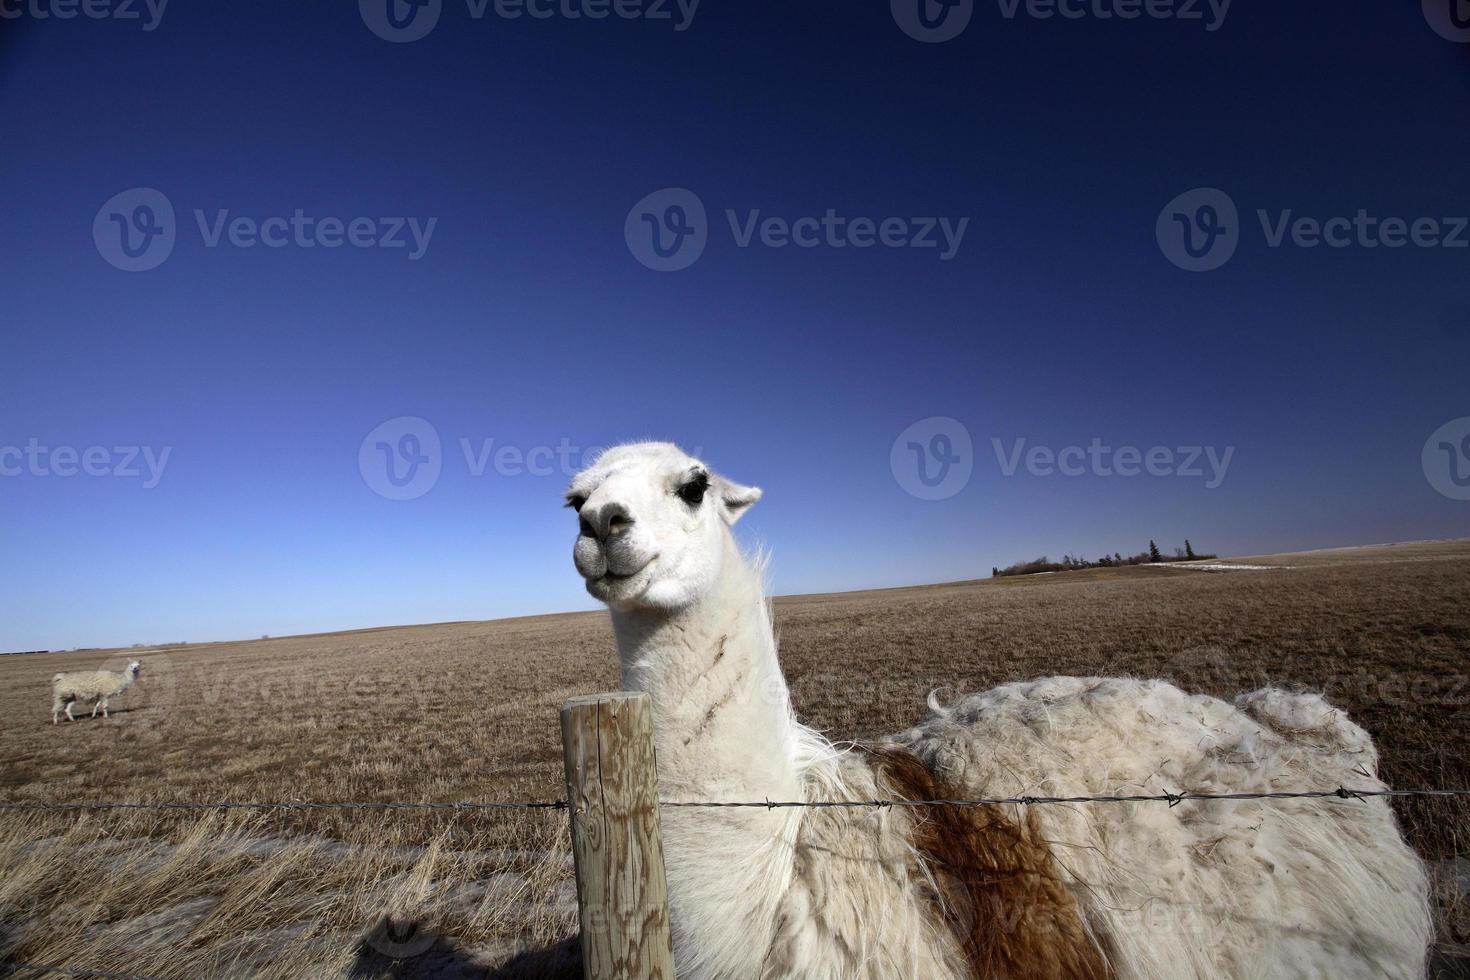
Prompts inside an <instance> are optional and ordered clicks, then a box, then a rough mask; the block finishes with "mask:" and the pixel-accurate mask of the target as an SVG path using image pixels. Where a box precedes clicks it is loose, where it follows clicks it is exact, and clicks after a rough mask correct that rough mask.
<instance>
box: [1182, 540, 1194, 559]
mask: <svg viewBox="0 0 1470 980" xmlns="http://www.w3.org/2000/svg"><path fill="white" fill-rule="evenodd" d="M1184 557H1185V558H1193V557H1194V545H1192V544H1190V543H1189V539H1188V538H1185V539H1184Z"/></svg>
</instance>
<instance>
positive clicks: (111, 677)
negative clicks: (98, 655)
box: [51, 660, 143, 725]
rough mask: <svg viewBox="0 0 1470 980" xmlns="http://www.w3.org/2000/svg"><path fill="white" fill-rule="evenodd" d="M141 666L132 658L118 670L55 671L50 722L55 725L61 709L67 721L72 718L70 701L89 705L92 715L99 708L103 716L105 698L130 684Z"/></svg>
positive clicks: (113, 696)
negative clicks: (125, 665)
mask: <svg viewBox="0 0 1470 980" xmlns="http://www.w3.org/2000/svg"><path fill="white" fill-rule="evenodd" d="M142 667H143V665H142V664H141V663H139V662H138V661H136V660H134V661H133V662H132V663H130V664H128V666H127V669H126V670H124V671H123V672H122V673H118V672H117V671H113V670H76V671H70V672H68V673H61V674H56V675H54V676H53V677H52V678H51V723H52V724H53V725H54V724H56V722H57V720H58V717H59V716H60V714H61V712H62V709H63V708H64V709H65V711H66V718H67V721H75V720H76V719H74V718H73V717H72V714H71V706H72V704H73V702H77V701H81V702H83V703H86V704H91V705H92V717H93V718H95V717H97V709H98V708H101V709H102V717H104V718H106V717H107V706H108V701H109V700H110V699H111V698H115V697H117V696H118V695H119V694H121V693H122V692H124V691H126V690H127V689H128V688H130V687H132V686H133V684H134V682H136V681H137V679H138V672H139V671H140V670H142Z"/></svg>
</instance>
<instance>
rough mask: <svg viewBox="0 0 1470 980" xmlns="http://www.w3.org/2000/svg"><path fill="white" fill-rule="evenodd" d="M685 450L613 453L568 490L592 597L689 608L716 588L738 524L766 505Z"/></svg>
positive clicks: (618, 603)
mask: <svg viewBox="0 0 1470 980" xmlns="http://www.w3.org/2000/svg"><path fill="white" fill-rule="evenodd" d="M760 496H761V492H760V490H759V489H757V488H755V487H743V486H740V485H739V484H738V483H731V482H730V481H729V480H726V479H725V478H723V477H721V476H717V475H716V474H714V473H713V472H711V471H710V468H709V467H708V466H706V465H704V463H702V462H700V461H699V460H697V459H695V458H694V457H692V456H689V455H687V454H685V453H684V452H683V451H682V450H680V449H679V447H678V446H675V445H673V444H672V443H667V442H639V443H629V444H628V445H624V446H617V447H615V448H613V449H609V450H608V451H607V452H605V453H603V454H602V455H601V456H600V457H598V459H597V461H596V462H595V463H593V464H592V465H591V466H588V467H587V468H586V469H585V470H583V471H582V472H581V473H579V474H577V477H576V479H574V480H572V485H571V486H570V487H569V488H568V489H567V506H568V507H571V508H573V509H574V510H576V511H577V516H578V519H579V520H578V525H579V533H578V535H577V544H576V546H575V548H573V550H572V558H573V560H574V562H575V563H576V566H577V571H578V572H580V573H581V575H582V577H583V578H584V579H586V580H587V591H588V592H590V593H591V594H592V595H593V596H594V597H596V598H598V599H600V600H602V601H603V602H605V603H607V604H608V605H609V606H612V607H613V608H615V609H635V608H646V609H668V610H672V609H680V608H683V607H684V606H687V605H689V604H690V603H692V602H694V601H695V600H696V599H698V598H699V597H700V596H702V595H704V594H705V593H706V592H708V591H709V590H710V588H711V587H713V586H714V584H715V582H716V581H717V580H718V579H719V577H720V571H721V569H722V568H723V566H724V560H725V553H726V550H727V549H726V540H727V538H728V537H729V534H730V530H729V527H730V525H731V524H734V523H735V522H736V521H737V520H739V519H740V517H741V515H742V514H744V513H745V511H746V510H748V509H749V508H750V505H751V504H753V503H755V502H756V501H757V500H759V499H760Z"/></svg>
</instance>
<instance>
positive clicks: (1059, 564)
mask: <svg viewBox="0 0 1470 980" xmlns="http://www.w3.org/2000/svg"><path fill="white" fill-rule="evenodd" d="M1218 557H1219V555H1214V554H1208V555H1199V554H1195V551H1194V545H1193V544H1191V543H1190V541H1189V539H1188V538H1185V539H1184V547H1182V548H1175V549H1174V553H1173V554H1172V555H1166V554H1164V553H1163V552H1162V551H1160V550H1159V546H1158V544H1157V543H1155V542H1154V541H1153V540H1152V539H1150V540H1149V542H1148V550H1147V551H1140V552H1139V553H1138V554H1136V555H1129V556H1128V557H1126V558H1125V557H1124V556H1123V554H1122V552H1118V551H1115V552H1113V553H1112V554H1111V555H1103V556H1102V557H1101V558H1099V559H1097V560H1096V561H1088V560H1087V559H1086V558H1078V557H1076V556H1075V555H1065V556H1063V557H1062V560H1061V561H1052V560H1051V559H1049V558H1048V557H1047V556H1046V555H1042V556H1041V557H1040V558H1034V559H1032V560H1031V561H1021V562H1016V564H1014V565H1007V566H1006V567H1005V568H1000V567H999V566H994V565H993V566H991V569H990V576H991V578H1005V577H1007V576H1010V575H1036V574H1038V573H1040V572H1071V571H1076V570H1077V569H1079V568H1120V567H1122V566H1124V565H1156V564H1159V563H1162V562H1171V561H1194V560H1195V559H1197V558H1218Z"/></svg>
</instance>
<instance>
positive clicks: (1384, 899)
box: [567, 443, 1431, 980]
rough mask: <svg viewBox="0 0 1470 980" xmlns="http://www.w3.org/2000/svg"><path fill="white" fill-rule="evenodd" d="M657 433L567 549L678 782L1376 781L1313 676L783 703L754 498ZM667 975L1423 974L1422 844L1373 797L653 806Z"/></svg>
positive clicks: (931, 979)
mask: <svg viewBox="0 0 1470 980" xmlns="http://www.w3.org/2000/svg"><path fill="white" fill-rule="evenodd" d="M760 495H761V492H760V491H759V490H757V489H755V488H751V487H743V486H739V485H736V484H734V483H731V482H729V481H727V480H725V479H723V478H721V477H719V476H716V475H715V474H713V473H711V472H710V470H709V469H708V468H707V467H706V466H705V465H704V464H703V463H701V462H699V461H698V460H696V459H693V458H691V457H689V456H687V455H685V454H684V453H683V452H681V451H680V450H679V449H678V448H677V447H675V446H673V445H670V444H666V443H639V444H631V445H626V446H620V447H618V448H616V449H613V450H611V451H609V452H607V453H606V454H604V455H603V456H602V457H601V458H600V459H598V461H597V462H596V463H595V464H593V465H592V466H590V467H589V468H588V469H586V470H585V471H584V472H583V473H581V474H580V475H578V476H577V477H576V479H575V480H573V482H572V484H571V487H570V488H569V490H568V492H567V501H568V504H569V505H570V506H572V507H574V508H576V510H577V511H578V514H579V517H580V524H581V533H580V535H579V536H578V538H577V542H576V547H575V549H574V558H575V562H576V566H577V570H578V571H579V572H580V573H581V574H582V576H583V577H584V578H585V579H586V584H587V590H588V591H589V592H590V593H591V594H592V595H593V596H595V597H596V598H598V599H600V600H602V601H603V602H604V603H606V604H607V605H608V607H609V608H610V610H611V613H612V624H613V631H614V634H615V636H616V639H617V645H618V652H619V657H620V660H621V663H622V673H623V682H624V685H625V687H627V688H629V689H632V690H640V691H646V692H647V693H648V694H649V695H650V697H651V699H652V703H653V711H654V719H655V724H656V726H657V729H656V730H657V734H656V749H657V755H658V775H659V784H660V793H661V795H662V796H663V798H664V799H673V800H723V801H752V800H754V801H760V800H768V799H769V800H820V799H845V800H871V799H882V798H897V797H902V798H907V799H921V798H923V799H935V798H945V797H961V798H977V797H983V798H996V797H1007V798H1009V797H1019V796H1028V795H1029V796H1093V795H1107V794H1115V793H1124V794H1126V793H1147V794H1159V793H1162V792H1171V793H1177V792H1181V791H1186V790H1188V791H1196V792H1209V793H1227V792H1247V791H1250V792H1254V791H1288V790H1309V789H1311V790H1316V789H1336V788H1337V787H1338V786H1339V785H1346V786H1350V787H1353V788H1359V789H1380V788H1382V787H1383V785H1384V784H1383V783H1382V782H1381V781H1380V780H1379V779H1378V777H1377V775H1376V765H1377V753H1376V751H1375V749H1374V746H1373V743H1372V742H1371V740H1370V739H1369V738H1368V736H1367V735H1366V734H1365V733H1364V732H1363V731H1362V729H1360V728H1358V727H1357V726H1356V725H1354V724H1353V723H1352V722H1350V721H1348V719H1347V718H1346V717H1344V716H1343V714H1342V713H1341V712H1339V711H1336V710H1334V709H1333V708H1332V707H1331V706H1329V705H1328V704H1327V703H1326V702H1324V701H1323V700H1322V699H1321V698H1320V697H1317V696H1315V695H1297V694H1289V693H1286V692H1284V691H1278V690H1269V689H1268V690H1262V691H1257V692H1255V693H1254V694H1249V695H1246V696H1244V697H1242V698H1240V699H1239V700H1238V701H1237V703H1236V704H1235V705H1230V704H1226V703H1225V702H1222V701H1219V700H1216V699H1214V698H1211V697H1205V696H1201V695H1188V694H1185V693H1183V692H1182V691H1180V690H1178V689H1177V688H1175V687H1173V686H1171V685H1169V684H1166V683H1164V682H1162V681H1156V680H1154V681H1144V680H1128V679H1099V678H1069V677H1051V678H1045V679H1042V680H1035V681H1030V682H1026V683H1016V684H1008V685H1006V686H1004V687H1001V688H997V689H996V690H993V691H989V692H987V693H984V694H977V695H972V696H969V697H966V698H964V699H962V700H960V701H959V702H958V703H956V704H953V705H951V706H949V707H947V708H941V707H939V706H938V705H936V704H934V703H933V701H932V699H931V705H930V707H931V709H932V712H931V713H930V714H929V716H928V717H927V718H925V719H924V720H923V721H922V722H921V723H920V724H919V725H917V726H916V727H914V728H913V729H911V730H909V731H908V732H905V733H903V734H902V735H898V736H896V737H895V738H894V739H892V740H891V741H890V742H887V743H885V744H883V745H881V746H876V747H869V748H863V747H858V746H846V747H838V746H834V745H833V744H831V743H830V742H828V741H827V740H826V739H825V738H823V737H822V736H821V735H819V734H818V733H816V732H814V731H812V730H811V729H809V728H806V727H804V726H803V725H801V724H799V723H798V722H797V721H796V719H795V717H794V716H793V715H792V712H791V708H790V704H789V699H788V694H787V688H786V682H785V679H784V678H783V677H782V674H781V668H780V665H779V664H778V663H777V659H776V643H775V639H774V637H773V635H772V629H771V621H770V617H769V613H768V609H767V602H766V600H765V598H764V595H763V587H762V581H761V575H760V573H759V571H758V569H755V568H752V567H751V566H750V565H749V564H747V562H746V561H745V560H744V558H743V557H742V556H741V554H740V551H739V548H738V547H737V545H736V543H735V540H734V537H733V536H732V534H731V533H730V530H729V525H731V524H733V523H734V522H735V521H736V520H737V519H739V517H740V516H741V515H742V514H743V513H744V512H745V511H746V510H747V509H748V508H749V507H750V506H751V505H752V504H753V503H755V502H756V501H757V500H758V499H759V498H760ZM663 828H664V848H665V856H666V862H667V873H668V887H669V896H670V907H671V914H672V919H673V931H674V953H675V961H676V963H677V966H678V969H679V976H680V977H681V978H709V980H747V978H801V980H854V978H869V980H879V978H884V980H888V978H904V980H907V978H915V980H939V978H959V977H1026V978H1030V977H1087V978H1102V977H1116V978H1138V980H1146V978H1148V980H1152V978H1165V977H1167V978H1205V977H1209V978H1216V977H1232V978H1234V977H1251V978H1311V977H1320V978H1324V980H1325V978H1332V980H1345V978H1360V977H1362V978H1366V977H1420V976H1422V975H1423V973H1424V969H1425V959H1426V952H1427V947H1428V944H1429V942H1430V939H1431V926H1430V919H1429V911H1428V902H1427V886H1426V880H1425V873H1424V869H1423V867H1422V865H1421V863H1420V861H1419V860H1418V858H1417V857H1416V856H1415V855H1414V853H1413V851H1412V850H1411V849H1410V848H1409V847H1408V846H1407V845H1406V844H1405V843H1404V841H1403V838H1402V837H1401V835H1400V833H1399V831H1398V828H1397V826H1396V824H1395V821H1394V817H1393V813H1392V811H1391V810H1390V809H1389V807H1388V805H1387V803H1386V802H1385V801H1384V800H1383V799H1381V798H1369V799H1362V800H1356V799H1346V800H1343V799H1336V798H1334V799H1327V800H1315V799H1314V800H1281V801H1235V802H1224V801H1184V802H1180V803H1179V804H1178V805H1174V806H1169V805H1165V804H1163V803H1133V804H1080V805H1045V806H1029V807H1020V806H1013V805H1006V806H987V807H969V808H950V807H924V808H917V807H915V808H909V807H897V808H891V809H874V808H847V809H807V808H788V809H776V810H765V809H755V810H749V809H742V810H729V809H705V808H691V809H666V810H665V812H664V813H663Z"/></svg>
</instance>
